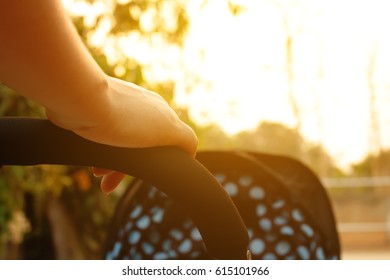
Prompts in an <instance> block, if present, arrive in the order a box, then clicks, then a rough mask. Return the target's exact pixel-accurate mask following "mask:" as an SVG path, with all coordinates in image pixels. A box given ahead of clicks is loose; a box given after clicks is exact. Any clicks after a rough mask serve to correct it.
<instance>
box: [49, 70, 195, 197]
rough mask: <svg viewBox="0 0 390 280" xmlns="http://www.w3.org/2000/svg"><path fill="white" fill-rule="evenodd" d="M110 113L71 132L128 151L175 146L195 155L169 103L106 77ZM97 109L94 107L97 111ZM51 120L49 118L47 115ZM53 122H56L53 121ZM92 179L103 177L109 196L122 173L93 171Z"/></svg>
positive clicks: (188, 135) (192, 138)
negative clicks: (98, 122)
mask: <svg viewBox="0 0 390 280" xmlns="http://www.w3.org/2000/svg"><path fill="white" fill-rule="evenodd" d="M107 79H108V91H107V93H106V94H108V100H109V104H107V108H105V110H106V109H108V112H109V114H108V115H107V116H106V117H105V119H104V121H103V122H101V123H100V124H98V125H95V126H92V127H83V128H80V129H74V130H73V131H74V132H75V133H76V134H78V135H80V136H82V137H84V138H86V139H89V140H91V141H94V142H98V143H102V144H107V145H113V146H119V147H128V148H144V147H154V146H178V147H180V148H182V149H183V150H185V151H186V152H187V153H189V154H190V155H191V156H195V153H196V148H197V144H198V140H197V137H196V135H195V133H194V132H193V130H192V129H191V128H190V127H189V126H187V125H186V124H185V123H183V122H182V121H181V120H180V119H179V117H178V116H177V114H176V113H175V112H174V111H173V109H172V108H171V107H169V105H168V103H167V102H166V101H165V100H164V99H163V98H162V97H161V96H159V95H158V94H156V93H154V92H151V91H148V90H145V89H143V88H141V87H139V86H136V85H134V84H132V83H128V82H124V81H122V80H119V79H115V78H112V77H107ZM99 109H100V108H96V110H99ZM49 117H50V116H49ZM54 122H55V123H59V124H60V125H61V122H58V121H57V120H54ZM93 172H94V174H95V176H103V178H102V182H101V188H102V190H103V192H105V193H110V192H111V191H113V190H114V189H115V188H116V186H117V185H118V184H119V183H120V182H121V180H122V179H123V177H124V174H121V173H118V172H114V171H110V170H105V169H100V168H93Z"/></svg>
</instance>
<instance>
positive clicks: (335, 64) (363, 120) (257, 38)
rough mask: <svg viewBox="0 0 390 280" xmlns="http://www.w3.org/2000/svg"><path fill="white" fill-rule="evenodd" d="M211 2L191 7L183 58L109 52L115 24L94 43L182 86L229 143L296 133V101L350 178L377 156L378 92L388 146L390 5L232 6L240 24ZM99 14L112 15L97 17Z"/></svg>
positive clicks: (178, 97)
mask: <svg viewBox="0 0 390 280" xmlns="http://www.w3.org/2000/svg"><path fill="white" fill-rule="evenodd" d="M65 2H69V3H70V2H72V1H70V0H65ZM202 2H203V1H197V0H189V4H188V6H187V13H188V15H189V18H190V28H189V32H188V34H187V36H186V39H185V43H184V48H183V49H178V48H176V47H166V46H164V47H163V46H162V45H161V46H159V45H158V44H157V43H155V46H154V47H153V48H152V47H150V46H148V45H147V44H146V43H145V42H143V41H141V40H139V38H137V37H136V36H130V37H128V38H122V39H121V40H120V41H119V42H116V43H115V44H114V43H112V42H111V44H110V41H107V39H106V38H104V32H105V31H107V30H108V26H109V24H108V23H107V25H106V29H105V28H104V24H103V27H102V29H101V31H100V32H98V33H97V34H95V35H94V36H92V37H91V42H92V43H93V44H96V45H99V44H100V45H102V44H104V48H105V49H106V51H107V52H108V53H112V60H113V61H114V60H115V59H118V57H115V54H114V52H113V51H112V49H113V48H114V45H115V47H117V46H119V47H120V49H121V52H122V55H127V56H132V57H136V58H137V60H139V61H140V62H141V63H143V64H144V65H145V69H146V77H147V78H148V79H150V80H152V81H153V80H155V81H159V80H161V81H162V80H167V79H169V80H173V81H175V83H176V88H175V102H176V104H178V105H179V106H185V107H188V109H189V112H190V115H191V117H192V118H193V119H194V120H195V121H196V122H197V123H199V124H208V123H215V124H218V125H220V126H221V127H222V128H223V130H224V131H226V133H229V134H234V133H238V132H240V131H242V130H246V129H254V128H255V127H256V126H257V125H258V124H259V123H260V122H262V121H273V122H281V123H283V124H285V125H287V126H290V127H294V125H295V124H296V118H295V116H294V114H293V110H292V106H291V102H290V99H289V95H288V93H289V91H292V92H293V94H294V98H295V100H296V103H297V104H298V108H299V112H300V120H301V133H302V134H303V135H304V137H306V138H307V139H308V140H309V141H311V142H313V143H320V144H322V145H323V146H324V147H325V148H326V149H327V151H328V152H329V154H330V155H331V156H332V157H333V158H334V159H335V162H336V163H337V164H338V165H339V166H340V167H344V168H347V167H348V166H349V164H351V163H354V162H357V161H359V160H361V159H362V158H363V157H364V156H365V155H366V154H367V153H368V152H369V151H370V149H372V145H370V143H371V142H370V135H371V133H370V132H371V127H372V118H371V114H370V104H371V103H370V96H371V95H370V94H371V93H372V92H374V93H375V98H376V99H375V104H374V108H375V115H376V118H377V119H378V126H379V131H380V143H381V145H382V146H383V147H388V146H389V144H390V110H389V109H388V107H389V106H390V76H389V75H390V71H389V70H390V69H389V68H390V39H389V38H388V26H390V16H388V14H389V13H390V9H389V8H390V4H388V3H387V1H385V0H361V1H352V0H337V1H336V0H326V1H325V0H311V1H309V0H294V1H293V0H286V1H283V0H279V1H277V0H256V1H249V0H246V1H245V0H241V1H239V0H236V1H231V2H234V3H236V4H239V5H241V6H242V11H241V12H240V13H239V14H238V15H236V16H233V15H232V14H231V13H230V12H229V9H228V5H227V2H228V1H212V0H209V1H208V2H207V4H206V5H200V3H202ZM68 7H70V5H69V6H68ZM73 9H74V12H77V8H73ZM78 9H79V10H82V8H80V7H79V8H78ZM99 9H104V5H101V6H100V8H99V6H97V7H96V9H95V12H96V13H98V12H99ZM89 11H91V9H89ZM90 13H91V12H90ZM91 18H93V13H91ZM146 24H147V23H146ZM287 35H290V36H291V37H292V38H293V42H294V43H293V47H292V55H293V56H292V57H293V65H292V67H293V74H294V79H293V80H292V82H291V81H290V82H289V79H288V75H287V70H286V69H287V64H286V38H287ZM156 46H157V47H156ZM370 63H371V64H370ZM370 65H371V66H372V67H371V68H369V67H370ZM370 69H373V71H371V72H370ZM119 70H120V69H119ZM370 73H371V74H370ZM370 75H371V78H369V77H370ZM370 82H371V84H370ZM370 86H371V88H370Z"/></svg>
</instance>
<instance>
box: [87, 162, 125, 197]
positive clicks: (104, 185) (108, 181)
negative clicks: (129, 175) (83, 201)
mask: <svg viewBox="0 0 390 280" xmlns="http://www.w3.org/2000/svg"><path fill="white" fill-rule="evenodd" d="M92 172H93V174H94V175H95V176H96V177H102V176H103V178H102V181H101V182H100V188H101V190H102V191H103V192H104V193H105V194H109V193H111V192H112V191H113V190H115V188H116V187H117V186H118V185H119V184H120V182H121V181H122V180H123V178H124V177H125V176H126V174H123V173H120V172H116V171H112V170H108V169H103V168H97V167H92Z"/></svg>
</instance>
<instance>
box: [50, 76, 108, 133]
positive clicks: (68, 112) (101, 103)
mask: <svg viewBox="0 0 390 280" xmlns="http://www.w3.org/2000/svg"><path fill="white" fill-rule="evenodd" d="M73 95H76V94H73ZM76 96H78V98H77V99H75V100H72V101H70V102H69V103H68V104H67V105H66V106H60V107H59V108H53V109H52V108H50V107H46V116H47V118H48V119H49V120H50V121H51V122H53V123H54V124H56V125H58V126H60V127H62V128H64V129H67V130H72V131H77V130H84V129H90V128H94V127H97V126H100V125H101V124H102V123H104V122H105V121H106V119H107V118H108V117H109V115H110V112H111V107H112V105H111V98H110V94H109V83H108V79H107V76H106V75H105V74H103V75H102V76H101V77H99V79H97V81H96V82H95V83H89V87H88V88H83V89H81V90H80V92H78V93H77V95H76Z"/></svg>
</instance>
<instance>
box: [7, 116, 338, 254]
mask: <svg viewBox="0 0 390 280" xmlns="http://www.w3.org/2000/svg"><path fill="white" fill-rule="evenodd" d="M0 134H1V135H2V137H1V139H0V149H1V152H0V154H1V156H0V165H36V164H62V165H80V166H96V167H101V168H106V169H113V170H117V171H120V172H123V173H126V174H129V175H131V176H133V177H134V178H135V179H134V180H133V181H132V183H131V185H130V186H129V188H128V189H127V191H126V192H125V194H124V195H123V197H122V198H121V200H120V201H119V203H118V205H117V208H116V211H115V215H114V217H113V219H112V226H111V227H110V228H109V229H108V239H107V244H106V246H105V252H104V254H103V256H102V258H104V259H158V260H160V259H251V258H252V259H339V258H340V245H339V239H338V234H337V231H336V226H335V220H334V215H333V212H332V208H331V204H330V202H329V199H328V196H327V194H326V191H325V189H324V188H323V186H322V185H321V183H320V181H319V180H318V178H317V177H316V176H315V175H314V174H313V173H312V172H311V171H310V170H309V169H308V168H307V167H306V166H304V165H302V164H301V163H299V162H297V161H295V160H293V159H290V158H287V157H282V156H275V155H268V154H261V153H252V152H244V151H243V152H223V151H205V152H199V153H198V155H197V159H196V160H194V159H192V158H191V157H190V156H188V155H187V154H186V153H185V152H183V151H181V150H180V149H178V148H175V147H157V148H143V149H129V148H117V147H112V146H106V145H102V144H97V143H94V142H90V141H88V140H85V139H83V138H81V137H79V136H77V135H75V134H73V133H71V132H69V131H65V130H63V129H61V128H58V127H56V126H54V125H52V124H51V123H50V122H49V121H47V120H42V119H26V118H2V119H0Z"/></svg>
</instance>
